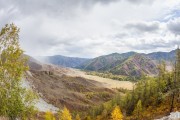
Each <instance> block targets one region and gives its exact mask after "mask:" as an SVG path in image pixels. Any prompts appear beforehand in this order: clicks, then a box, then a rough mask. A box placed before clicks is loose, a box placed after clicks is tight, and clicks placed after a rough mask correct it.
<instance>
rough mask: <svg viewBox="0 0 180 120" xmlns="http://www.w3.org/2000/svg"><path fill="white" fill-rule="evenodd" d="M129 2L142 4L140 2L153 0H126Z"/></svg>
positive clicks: (151, 1)
mask: <svg viewBox="0 0 180 120" xmlns="http://www.w3.org/2000/svg"><path fill="white" fill-rule="evenodd" d="M128 1H129V2H131V3H133V4H142V3H147V4H148V3H153V2H154V0H128Z"/></svg>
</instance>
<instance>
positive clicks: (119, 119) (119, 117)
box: [44, 106, 123, 120]
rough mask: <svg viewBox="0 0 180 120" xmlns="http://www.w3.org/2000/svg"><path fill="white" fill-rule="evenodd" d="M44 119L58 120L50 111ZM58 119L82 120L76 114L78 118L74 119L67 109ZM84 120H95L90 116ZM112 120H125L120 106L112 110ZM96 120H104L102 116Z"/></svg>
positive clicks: (60, 113)
mask: <svg viewBox="0 0 180 120" xmlns="http://www.w3.org/2000/svg"><path fill="white" fill-rule="evenodd" d="M44 118H45V120H56V117H55V115H54V114H53V113H52V112H50V111H47V112H46V113H45V115H44ZM57 119H58V120H81V118H80V116H79V114H76V116H75V117H74V119H73V117H72V115H71V113H70V112H69V110H68V109H67V108H66V107H64V109H63V110H62V111H60V112H59V114H58V117H57ZM83 119H85V120H94V119H93V118H91V117H90V116H86V117H83ZM110 119H111V120H123V114H122V112H121V109H120V108H119V106H115V107H114V109H113V110H112V113H111V116H110ZM96 120H102V119H101V117H100V116H98V117H97V118H96Z"/></svg>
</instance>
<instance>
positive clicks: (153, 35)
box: [0, 0, 180, 58]
mask: <svg viewBox="0 0 180 120" xmlns="http://www.w3.org/2000/svg"><path fill="white" fill-rule="evenodd" d="M12 22H13V23H15V24H16V25H17V26H18V27H20V29H21V31H20V44H21V47H22V48H23V49H24V50H25V51H26V54H29V55H32V56H47V55H66V56H76V57H86V58H91V57H96V56H99V55H105V54H109V53H114V52H118V53H123V52H128V51H136V52H143V53H149V52H154V51H170V50H172V49H175V48H176V47H177V45H178V44H179V45H180V0H0V27H1V28H2V27H3V26H4V25H5V24H6V23H12Z"/></svg>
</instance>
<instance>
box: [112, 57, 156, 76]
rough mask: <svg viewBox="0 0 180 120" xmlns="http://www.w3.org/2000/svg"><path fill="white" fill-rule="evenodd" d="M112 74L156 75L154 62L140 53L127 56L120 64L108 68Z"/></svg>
mask: <svg viewBox="0 0 180 120" xmlns="http://www.w3.org/2000/svg"><path fill="white" fill-rule="evenodd" d="M110 72H111V73H113V74H118V75H127V76H141V75H143V74H144V75H157V73H158V70H157V66H156V64H155V63H154V62H153V61H152V60H151V59H150V58H148V57H146V56H144V55H142V54H135V55H133V56H131V57H129V58H128V59H127V60H126V61H124V62H123V63H122V64H119V65H117V66H115V67H114V68H112V69H111V70H110Z"/></svg>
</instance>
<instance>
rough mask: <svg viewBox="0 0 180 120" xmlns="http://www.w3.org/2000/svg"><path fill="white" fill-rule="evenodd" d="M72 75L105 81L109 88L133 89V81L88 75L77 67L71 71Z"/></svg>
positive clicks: (104, 83)
mask: <svg viewBox="0 0 180 120" xmlns="http://www.w3.org/2000/svg"><path fill="white" fill-rule="evenodd" d="M68 75H70V76H80V77H84V78H87V79H90V80H94V81H98V82H100V83H103V85H104V86H105V87H107V88H124V89H128V90H132V88H133V83H132V82H129V81H118V80H112V79H109V78H102V77H99V76H93V75H87V74H86V73H85V72H83V71H80V70H77V69H71V71H70V72H69V73H68Z"/></svg>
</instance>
